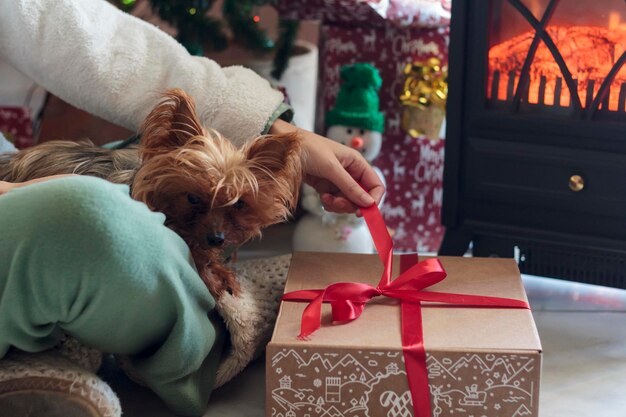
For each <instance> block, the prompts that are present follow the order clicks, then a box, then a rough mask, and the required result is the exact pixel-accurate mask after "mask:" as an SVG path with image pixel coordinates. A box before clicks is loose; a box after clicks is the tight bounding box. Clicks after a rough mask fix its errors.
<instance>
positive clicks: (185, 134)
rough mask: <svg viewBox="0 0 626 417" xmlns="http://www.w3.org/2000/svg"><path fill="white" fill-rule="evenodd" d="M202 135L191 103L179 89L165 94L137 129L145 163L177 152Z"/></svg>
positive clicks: (190, 99) (188, 97) (189, 98)
mask: <svg viewBox="0 0 626 417" xmlns="http://www.w3.org/2000/svg"><path fill="white" fill-rule="evenodd" d="M203 132H204V131H203V129H202V125H201V124H200V121H199V120H198V116H197V114H196V106H195V104H194V102H193V99H192V98H191V97H190V96H188V95H187V94H186V93H185V92H184V91H183V90H181V89H171V90H168V91H166V92H165V94H163V99H162V100H161V102H160V103H159V104H158V105H157V106H156V107H155V108H154V109H152V111H151V112H150V114H149V115H148V117H146V119H145V120H144V122H143V124H142V126H141V128H140V134H141V145H140V153H141V156H142V158H143V159H144V160H146V159H147V158H149V157H151V156H153V155H157V154H159V153H162V152H168V151H171V150H173V149H176V148H180V147H181V146H182V145H184V144H185V143H187V142H188V141H189V140H190V139H191V138H193V137H195V136H199V135H202V134H203Z"/></svg>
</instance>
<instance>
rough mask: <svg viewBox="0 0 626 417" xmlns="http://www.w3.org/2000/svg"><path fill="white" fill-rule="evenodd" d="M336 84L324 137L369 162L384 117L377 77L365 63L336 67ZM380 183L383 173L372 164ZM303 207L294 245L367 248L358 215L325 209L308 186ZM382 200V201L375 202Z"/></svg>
mask: <svg viewBox="0 0 626 417" xmlns="http://www.w3.org/2000/svg"><path fill="white" fill-rule="evenodd" d="M341 81H342V84H341V87H340V89H339V94H338V95H337V100H336V102H335V107H333V108H332V109H331V110H330V111H328V112H327V113H326V126H327V131H326V136H327V137H328V138H329V139H332V140H334V141H336V142H339V143H341V144H343V145H346V146H349V147H351V148H353V149H355V150H357V151H359V152H361V154H363V156H364V157H365V159H366V160H367V161H369V162H370V163H372V161H373V160H374V159H375V158H376V157H377V156H378V154H379V153H380V148H381V146H382V133H383V129H384V117H383V114H382V113H381V112H380V111H379V99H378V89H379V88H380V86H381V84H382V80H381V78H380V75H379V73H378V70H377V69H376V68H375V67H373V66H372V65H370V64H364V63H356V64H351V65H346V66H343V67H342V68H341ZM373 168H374V171H375V172H376V173H377V174H378V176H379V177H380V179H381V181H382V182H383V184H385V178H384V176H383V174H382V172H381V171H380V169H378V168H377V167H373ZM301 203H302V207H303V208H304V209H305V210H306V211H307V212H308V213H307V214H305V215H304V216H303V217H302V218H301V219H300V221H299V222H298V224H297V225H296V228H295V230H294V236H293V249H294V250H296V251H311V252H351V253H372V252H373V251H374V244H373V242H372V238H371V236H370V233H369V230H368V228H367V225H366V224H365V220H363V218H359V217H356V216H355V215H354V214H337V213H331V212H327V211H325V210H324V208H323V206H322V203H321V201H320V197H319V194H318V193H317V192H316V191H315V190H314V189H313V188H312V187H310V186H308V185H304V186H303V189H302V199H301ZM380 205H382V201H381V202H380Z"/></svg>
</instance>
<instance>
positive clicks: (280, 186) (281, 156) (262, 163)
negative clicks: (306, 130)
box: [243, 133, 302, 209]
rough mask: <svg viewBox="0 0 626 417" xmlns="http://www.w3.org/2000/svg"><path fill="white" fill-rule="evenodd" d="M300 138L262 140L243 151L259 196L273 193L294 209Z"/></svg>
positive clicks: (298, 181)
mask: <svg viewBox="0 0 626 417" xmlns="http://www.w3.org/2000/svg"><path fill="white" fill-rule="evenodd" d="M300 140H301V139H300V136H299V135H298V134H297V133H288V134H285V135H268V136H261V137H259V138H257V139H255V140H253V141H252V142H250V143H248V144H247V145H246V147H244V149H243V150H244V152H245V154H246V157H247V159H248V160H249V161H250V167H251V168H250V169H251V171H252V173H253V174H254V176H255V177H256V179H257V181H258V182H259V189H260V192H261V193H263V192H264V191H265V192H272V193H274V195H278V196H279V200H281V201H283V202H284V203H285V204H286V205H287V206H288V207H289V208H290V209H292V208H295V206H296V203H297V200H298V191H299V190H300V184H301V182H302V162H301V156H300V153H301V146H300Z"/></svg>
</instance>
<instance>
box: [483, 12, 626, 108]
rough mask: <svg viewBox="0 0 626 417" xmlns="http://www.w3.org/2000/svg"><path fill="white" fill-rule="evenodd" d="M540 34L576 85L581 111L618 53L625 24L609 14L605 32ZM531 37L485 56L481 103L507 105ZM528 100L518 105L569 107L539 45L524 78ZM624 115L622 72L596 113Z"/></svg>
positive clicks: (625, 38) (553, 29) (574, 29)
mask: <svg viewBox="0 0 626 417" xmlns="http://www.w3.org/2000/svg"><path fill="white" fill-rule="evenodd" d="M546 32H547V33H548V35H549V36H550V37H551V38H552V40H553V41H554V44H555V45H556V47H557V49H558V50H559V52H560V54H561V56H562V57H563V59H564V61H565V63H566V65H567V68H568V69H569V71H570V73H571V74H572V77H573V79H574V80H575V82H577V91H578V96H579V98H580V103H581V105H582V107H583V108H586V107H587V106H589V105H590V103H591V102H592V101H593V99H594V98H595V96H596V94H597V92H598V89H599V88H600V86H601V84H602V82H603V80H604V78H605V77H606V76H607V74H608V73H609V71H611V69H612V68H613V66H614V65H615V62H616V61H617V60H618V59H619V58H620V56H621V55H622V54H623V53H624V50H625V46H626V24H625V23H622V22H621V18H620V15H619V14H618V13H610V14H609V22H608V25H607V27H606V28H603V27H597V26H569V27H568V26H548V27H547V28H546ZM534 37H535V32H534V31H529V32H526V33H524V34H522V35H518V36H516V37H514V38H511V39H509V40H506V41H504V42H502V43H500V44H497V45H494V46H493V47H491V49H490V50H489V79H488V84H487V97H489V98H490V99H491V100H498V101H507V102H510V101H512V100H513V96H514V95H515V91H516V89H517V84H518V81H519V77H520V72H521V70H522V67H523V65H524V60H525V59H526V56H527V54H528V50H529V47H530V45H531V43H532V41H533V38H534ZM529 81H530V83H529V87H528V95H527V96H525V97H524V101H527V102H528V103H530V104H541V105H545V106H561V107H569V106H570V104H571V97H570V93H569V90H568V88H567V85H566V82H565V80H564V78H563V75H562V73H561V70H560V68H559V66H558V65H557V63H556V61H555V60H554V57H553V56H552V54H551V53H550V51H549V50H548V48H547V47H546V45H545V44H544V43H543V41H541V42H540V43H539V45H538V47H537V51H536V53H535V56H534V59H533V62H532V64H531V66H530V72H529ZM607 105H608V110H609V111H620V112H624V111H626V108H625V107H626V67H624V66H623V67H622V68H621V69H620V70H619V71H618V73H617V74H616V76H615V78H614V79H613V82H612V83H611V86H610V89H609V92H608V97H607V98H606V99H605V100H603V103H601V104H600V109H604V110H606V106H607Z"/></svg>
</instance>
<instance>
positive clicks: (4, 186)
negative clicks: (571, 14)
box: [0, 181, 16, 195]
mask: <svg viewBox="0 0 626 417" xmlns="http://www.w3.org/2000/svg"><path fill="white" fill-rule="evenodd" d="M15 187H16V183H12V182H6V181H0V195H3V194H6V193H8V192H9V191H11V190H12V189H14V188H15Z"/></svg>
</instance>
